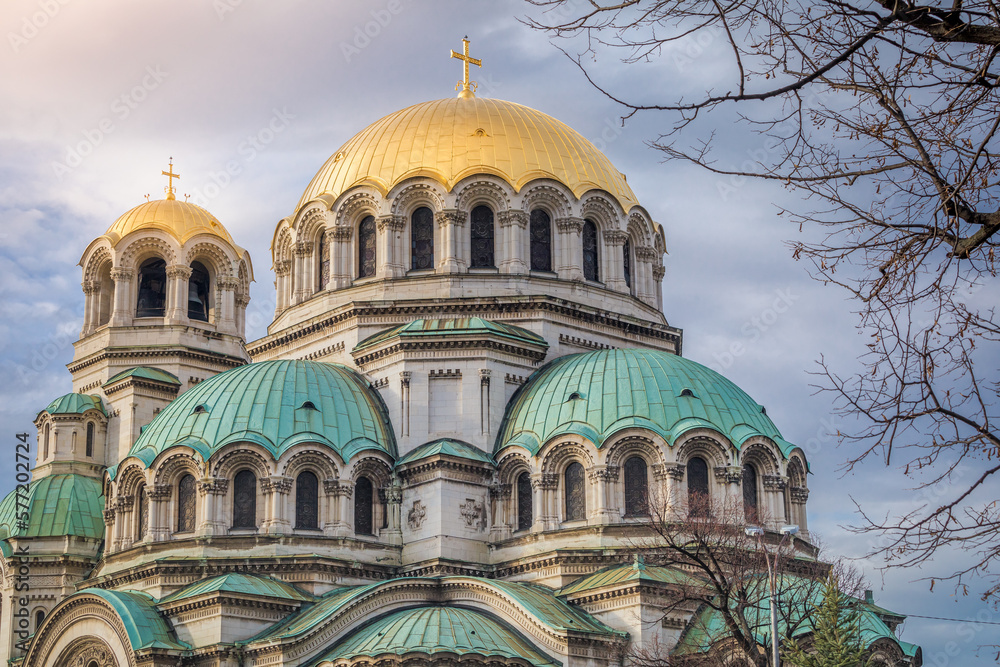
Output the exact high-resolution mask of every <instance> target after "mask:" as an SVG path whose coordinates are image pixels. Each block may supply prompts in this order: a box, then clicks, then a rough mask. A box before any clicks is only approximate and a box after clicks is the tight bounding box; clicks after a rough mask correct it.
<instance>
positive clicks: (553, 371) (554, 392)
mask: <svg viewBox="0 0 1000 667" xmlns="http://www.w3.org/2000/svg"><path fill="white" fill-rule="evenodd" d="M630 427H637V428H644V429H648V430H650V431H653V432H654V433H657V434H659V435H660V436H662V437H663V438H664V439H665V440H666V441H667V442H668V443H670V444H671V445H672V444H673V443H674V441H675V440H676V439H677V438H678V437H680V436H681V435H683V434H684V433H686V432H687V431H690V430H692V429H695V428H711V429H714V430H716V431H719V432H720V433H722V434H723V435H725V436H726V437H727V438H729V440H730V441H731V442H732V443H733V444H734V445H736V446H737V447H739V446H740V445H741V444H742V443H743V442H745V441H746V440H747V439H748V438H750V437H752V436H755V435H763V436H767V437H768V438H771V439H772V440H774V441H775V443H776V444H777V445H778V446H779V447H780V448H781V450H782V452H784V453H785V455H786V456H787V455H788V453H789V452H790V451H791V450H792V449H793V448H794V445H792V444H791V443H788V442H786V441H785V440H783V439H782V438H781V434H780V433H779V432H778V429H777V428H776V427H775V425H774V423H773V422H772V421H771V420H770V419H768V417H767V415H766V414H764V409H763V407H761V406H760V405H758V404H757V402H756V401H754V400H753V399H752V398H750V397H749V396H747V394H746V393H745V392H744V391H743V390H742V389H740V388H739V387H737V386H736V385H735V384H733V383H732V382H730V381H729V380H727V379H726V378H724V377H723V376H721V375H719V374H718V373H716V372H715V371H713V370H711V369H709V368H706V367H705V366H702V365H701V364H698V363H695V362H693V361H691V360H689V359H685V358H683V357H680V356H678V355H676V354H670V353H668V352H660V351H656V350H643V349H624V350H600V351H598V352H589V353H586V354H573V355H569V356H565V357H560V358H559V359H556V360H554V361H552V362H551V363H549V364H547V365H546V366H543V367H542V368H540V369H539V370H537V371H535V373H534V374H532V376H531V377H530V378H529V379H528V382H527V383H525V384H524V386H523V387H521V388H520V389H519V390H518V392H517V393H516V394H515V395H514V396H513V397H512V398H511V400H510V403H509V404H508V406H507V414H506V415H505V417H504V422H503V425H502V427H501V428H500V434H499V436H498V438H497V443H496V448H495V451H497V452H499V451H500V450H501V449H503V448H505V447H510V446H512V445H520V446H521V447H524V448H525V449H527V450H528V451H530V452H531V453H533V454H534V453H537V452H538V450H539V449H540V448H541V446H542V445H543V444H544V443H546V442H548V441H549V440H550V439H551V438H553V437H556V436H559V435H567V434H571V433H572V434H576V435H579V436H582V437H584V438H586V439H588V440H590V441H591V442H593V443H594V444H595V445H597V446H598V447H600V446H601V445H603V444H604V442H605V441H606V440H607V439H608V438H609V437H610V436H612V435H613V434H614V433H616V432H618V431H620V430H622V429H625V428H630Z"/></svg>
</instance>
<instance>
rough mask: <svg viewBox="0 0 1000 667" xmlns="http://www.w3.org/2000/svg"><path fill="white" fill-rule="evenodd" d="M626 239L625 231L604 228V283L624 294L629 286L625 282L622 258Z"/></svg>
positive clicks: (633, 279)
mask: <svg viewBox="0 0 1000 667" xmlns="http://www.w3.org/2000/svg"><path fill="white" fill-rule="evenodd" d="M627 240H628V233H626V232H623V231H620V230H617V229H605V230H604V243H605V245H606V246H607V249H608V251H607V253H606V256H607V258H608V261H607V266H606V267H605V269H604V273H605V275H604V284H605V285H606V286H607V287H608V289H613V290H614V291H616V292H624V293H625V294H628V292H629V287H628V285H627V284H626V283H625V260H624V247H625V241H627ZM633 273H634V271H633ZM635 279H636V277H635V276H634V275H633V276H632V281H633V282H635Z"/></svg>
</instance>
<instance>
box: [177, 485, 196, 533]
mask: <svg viewBox="0 0 1000 667" xmlns="http://www.w3.org/2000/svg"><path fill="white" fill-rule="evenodd" d="M195 493H196V491H195V481H194V475H184V476H183V477H181V480H180V481H179V482H177V532H178V533H190V532H194V522H195V512H196V507H197V506H196V504H195V503H196V501H197V496H196V495H195Z"/></svg>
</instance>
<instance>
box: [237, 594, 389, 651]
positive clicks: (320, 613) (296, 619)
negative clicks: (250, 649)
mask: <svg viewBox="0 0 1000 667" xmlns="http://www.w3.org/2000/svg"><path fill="white" fill-rule="evenodd" d="M382 583H383V582H377V583H374V584H367V585H365V586H347V587H345V588H337V589H334V590H332V591H330V592H328V593H326V594H325V595H324V596H323V597H321V598H320V599H319V600H317V601H316V603H315V604H313V605H311V606H308V607H304V608H302V609H300V610H299V611H297V612H296V613H294V614H292V615H291V616H289V617H288V618H286V619H285V620H284V621H282V622H281V623H279V624H278V625H275V626H272V627H270V628H268V629H267V630H264V631H263V632H262V633H260V634H259V635H257V636H255V637H252V638H250V639H248V640H247V643H251V642H255V641H261V640H272V639H287V638H289V637H297V636H299V635H301V634H303V633H305V632H308V631H309V630H310V629H312V628H313V627H315V626H316V625H318V624H319V623H321V622H322V621H324V620H325V619H326V618H328V617H329V616H331V615H332V614H334V613H335V612H336V611H337V610H338V609H340V607H341V606H342V605H344V604H345V603H347V602H348V601H349V600H353V599H354V598H356V597H358V596H360V595H363V594H364V593H365V592H367V591H370V590H372V589H374V588H378V587H379V586H381V585H382Z"/></svg>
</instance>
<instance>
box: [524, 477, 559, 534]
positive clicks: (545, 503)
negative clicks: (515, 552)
mask: <svg viewBox="0 0 1000 667" xmlns="http://www.w3.org/2000/svg"><path fill="white" fill-rule="evenodd" d="M558 486H559V478H558V476H557V475H555V474H553V473H534V474H532V476H531V488H532V489H533V490H534V496H535V497H534V498H533V499H532V500H533V501H532V507H533V508H534V510H535V525H534V526H533V527H532V529H531V530H532V532H541V531H544V530H554V529H555V528H557V527H558V526H559V514H558V513H557V512H556V507H555V490H556V488H557V487H558Z"/></svg>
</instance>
